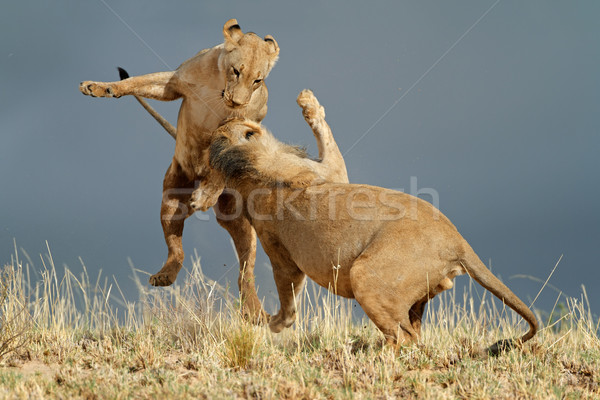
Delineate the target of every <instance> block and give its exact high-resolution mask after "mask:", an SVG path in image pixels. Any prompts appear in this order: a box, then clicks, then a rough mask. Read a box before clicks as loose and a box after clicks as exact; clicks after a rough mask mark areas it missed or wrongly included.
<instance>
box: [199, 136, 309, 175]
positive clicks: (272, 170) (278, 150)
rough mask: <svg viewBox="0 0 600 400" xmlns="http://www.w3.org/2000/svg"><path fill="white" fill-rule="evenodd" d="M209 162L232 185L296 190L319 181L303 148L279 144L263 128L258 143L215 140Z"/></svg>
mask: <svg viewBox="0 0 600 400" xmlns="http://www.w3.org/2000/svg"><path fill="white" fill-rule="evenodd" d="M209 160H210V161H209V162H210V165H211V166H212V167H213V168H215V169H217V170H219V171H220V172H221V173H223V174H224V175H225V178H226V180H228V181H230V182H231V181H236V182H240V181H252V182H253V184H256V185H260V186H267V187H278V186H285V187H294V186H305V185H308V184H310V183H312V182H314V181H315V180H317V178H318V175H317V174H316V173H315V171H313V169H312V167H311V165H310V163H308V162H307V161H308V160H310V158H309V156H308V153H307V152H306V149H305V148H304V147H301V146H294V145H289V144H286V143H283V142H280V141H279V140H277V139H276V138H275V137H274V136H273V135H272V134H271V133H270V132H269V131H267V130H266V129H264V128H263V130H262V135H261V137H260V139H259V140H251V141H248V142H247V143H241V144H231V142H230V140H229V139H228V138H226V137H224V136H221V137H217V138H215V140H214V141H213V143H212V144H211V146H210V150H209Z"/></svg>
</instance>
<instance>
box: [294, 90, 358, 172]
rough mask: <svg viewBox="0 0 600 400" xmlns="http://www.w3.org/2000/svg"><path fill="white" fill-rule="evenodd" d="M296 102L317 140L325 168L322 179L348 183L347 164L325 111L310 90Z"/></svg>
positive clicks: (304, 91) (303, 93) (302, 93)
mask: <svg viewBox="0 0 600 400" xmlns="http://www.w3.org/2000/svg"><path fill="white" fill-rule="evenodd" d="M296 102H297V103H298V105H299V106H300V107H301V108H302V115H303V116H304V119H305V120H306V122H307V123H308V125H309V126H310V128H311V129H312V131H313V134H314V135H315V139H317V146H318V148H319V159H320V160H321V164H322V165H323V167H324V168H323V169H322V170H321V171H319V172H320V173H321V175H322V177H323V178H324V179H325V180H327V181H329V182H336V183H348V172H347V171H346V163H345V162H344V158H343V157H342V153H341V152H340V149H339V148H338V146H337V143H336V142H335V139H334V138H333V133H332V132H331V128H330V127H329V124H328V123H327V121H325V109H324V108H323V106H321V104H319V101H318V100H317V98H316V97H315V95H314V94H313V92H312V91H310V90H308V89H304V90H303V91H302V92H300V94H299V95H298V98H297V99H296Z"/></svg>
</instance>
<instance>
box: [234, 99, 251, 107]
mask: <svg viewBox="0 0 600 400" xmlns="http://www.w3.org/2000/svg"><path fill="white" fill-rule="evenodd" d="M246 104H248V103H238V102H237V101H235V100H231V108H238V107H243V106H245V105H246Z"/></svg>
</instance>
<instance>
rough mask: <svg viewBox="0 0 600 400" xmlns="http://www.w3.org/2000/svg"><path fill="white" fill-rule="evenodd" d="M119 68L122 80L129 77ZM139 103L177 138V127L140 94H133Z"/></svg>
mask: <svg viewBox="0 0 600 400" xmlns="http://www.w3.org/2000/svg"><path fill="white" fill-rule="evenodd" d="M117 69H118V70H119V77H120V78H121V80H123V79H127V78H129V74H128V73H127V71H125V70H124V69H123V68H121V67H117ZM133 97H135V99H136V100H137V101H139V103H140V104H141V105H142V107H144V108H145V109H146V111H148V112H149V113H150V115H152V116H153V117H154V119H155V120H156V121H157V122H158V123H159V124H160V125H161V126H162V127H163V128H165V130H166V131H167V132H168V133H169V135H171V136H172V137H173V139H177V129H175V127H174V126H173V125H171V123H170V122H169V121H167V120H166V119H165V118H164V117H163V116H162V115H160V114H159V113H158V111H156V110H155V109H154V108H152V106H151V105H150V104H148V102H147V101H146V100H144V99H142V98H141V97H139V96H133Z"/></svg>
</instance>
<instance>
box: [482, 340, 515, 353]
mask: <svg viewBox="0 0 600 400" xmlns="http://www.w3.org/2000/svg"><path fill="white" fill-rule="evenodd" d="M514 346H515V341H514V340H512V339H502V340H498V341H497V342H496V343H494V344H493V345H491V346H490V347H488V349H487V352H488V354H489V355H490V356H494V357H495V356H499V355H500V354H501V353H504V352H505V351H508V350H510V349H512V348H513V347H514Z"/></svg>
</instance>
